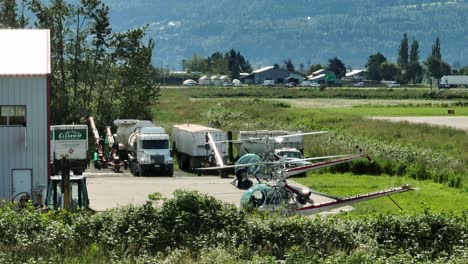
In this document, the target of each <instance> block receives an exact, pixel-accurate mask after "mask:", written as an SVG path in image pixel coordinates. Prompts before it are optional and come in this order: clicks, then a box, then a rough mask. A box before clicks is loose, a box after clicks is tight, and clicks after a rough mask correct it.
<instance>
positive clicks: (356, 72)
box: [346, 70, 365, 77]
mask: <svg viewBox="0 0 468 264" xmlns="http://www.w3.org/2000/svg"><path fill="white" fill-rule="evenodd" d="M363 72H365V70H352V71H349V72H347V73H346V77H352V76H354V75H358V74H361V73H363Z"/></svg>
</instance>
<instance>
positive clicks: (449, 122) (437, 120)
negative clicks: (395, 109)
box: [370, 116, 468, 133]
mask: <svg viewBox="0 0 468 264" xmlns="http://www.w3.org/2000/svg"><path fill="white" fill-rule="evenodd" d="M370 118H371V119H378V120H388V121H392V122H409V123H419V124H429V125H434V126H446V127H452V128H456V129H460V130H464V131H466V132H467V133H468V116H428V117H425V116H405V117H403V116H401V117H400V116H398V117H396V116H379V117H370Z"/></svg>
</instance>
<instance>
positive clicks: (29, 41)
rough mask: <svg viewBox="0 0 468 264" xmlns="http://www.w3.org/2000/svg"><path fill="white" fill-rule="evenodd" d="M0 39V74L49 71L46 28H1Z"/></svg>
mask: <svg viewBox="0 0 468 264" xmlns="http://www.w3.org/2000/svg"><path fill="white" fill-rule="evenodd" d="M0 39H1V41H0V75H7V76H8V75H47V74H50V73H51V67H50V31H49V30H48V29H1V30H0Z"/></svg>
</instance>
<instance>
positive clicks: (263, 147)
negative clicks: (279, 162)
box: [235, 130, 304, 157]
mask: <svg viewBox="0 0 468 264" xmlns="http://www.w3.org/2000/svg"><path fill="white" fill-rule="evenodd" d="M299 133H301V132H300V131H285V130H255V131H239V134H238V136H237V143H236V144H235V147H236V148H237V156H238V157H241V156H242V155H245V154H248V153H255V154H264V153H267V152H269V151H275V150H278V149H281V148H290V149H295V150H296V151H298V152H300V153H301V154H303V153H302V151H303V148H304V136H302V135H298V136H292V137H285V138H282V139H281V140H275V137H277V136H285V135H293V134H299Z"/></svg>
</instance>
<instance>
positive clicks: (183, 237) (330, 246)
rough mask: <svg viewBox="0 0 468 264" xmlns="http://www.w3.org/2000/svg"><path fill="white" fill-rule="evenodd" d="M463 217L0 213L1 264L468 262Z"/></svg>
mask: <svg viewBox="0 0 468 264" xmlns="http://www.w3.org/2000/svg"><path fill="white" fill-rule="evenodd" d="M467 252H468V220H467V217H466V215H452V214H446V213H432V212H429V211H427V210H426V211H425V212H424V213H422V214H419V215H403V214H401V215H384V214H379V215H375V216H367V217H366V218H358V219H346V218H345V219H338V218H333V217H329V218H325V219H322V218H314V219H312V218H309V217H299V216H295V217H285V216H284V215H276V214H253V215H247V214H246V213H245V212H243V211H240V210H238V209H237V208H235V207H234V206H232V205H229V206H228V205H224V204H223V203H221V202H220V201H218V200H216V199H214V198H213V197H209V196H206V195H202V194H199V193H197V192H185V191H178V192H176V193H175V194H174V198H172V199H168V200H165V201H163V203H162V205H161V206H156V205H155V204H154V203H150V202H148V203H146V204H145V205H143V206H131V207H124V208H119V209H114V210H109V211H105V212H102V213H99V214H97V215H94V216H91V215H89V214H87V213H85V212H78V213H68V212H66V211H60V212H49V213H42V212H40V211H36V210H35V209H34V208H33V207H32V206H31V205H29V206H28V207H27V208H26V209H24V210H22V211H17V208H16V206H15V205H13V204H8V205H6V204H4V205H2V206H1V207H0V263H3V262H7V263H50V262H52V263H109V262H112V263H154V262H165V263H220V262H223V263H276V262H278V261H282V262H284V263H311V262H320V263H321V262H327V263H341V262H343V261H344V260H346V261H345V262H347V263H362V262H364V263H381V262H394V261H396V262H398V261H401V260H405V259H406V260H410V261H411V262H421V261H422V262H434V261H441V260H443V261H444V262H451V261H453V262H457V261H461V262H460V263H463V260H466V259H467V257H468V256H467V255H468V254H467Z"/></svg>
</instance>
